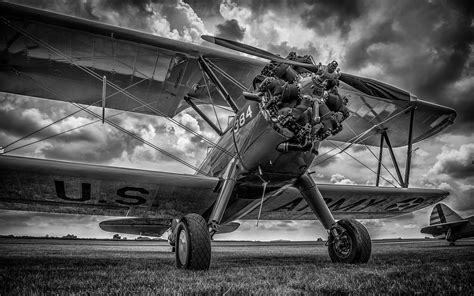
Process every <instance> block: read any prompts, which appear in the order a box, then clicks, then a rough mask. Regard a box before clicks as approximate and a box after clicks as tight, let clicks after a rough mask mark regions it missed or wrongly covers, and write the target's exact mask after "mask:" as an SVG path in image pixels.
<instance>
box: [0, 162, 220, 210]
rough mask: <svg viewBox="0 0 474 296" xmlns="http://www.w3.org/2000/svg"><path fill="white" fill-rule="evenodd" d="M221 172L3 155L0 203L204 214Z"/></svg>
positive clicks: (22, 206)
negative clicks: (180, 171)
mask: <svg viewBox="0 0 474 296" xmlns="http://www.w3.org/2000/svg"><path fill="white" fill-rule="evenodd" d="M218 181H219V180H218V179H217V178H212V177H204V176H196V175H183V174H172V173H163V172H154V171H145V170H134V169H127V168H117V167H106V166H98V165H89V164H82V163H70V162H63V161H52V160H41V159H33V158H24V157H13V156H0V208H1V209H9V210H24V211H39V212H56V213H71V214H86V215H108V216H133V217H137V216H138V217H149V218H169V219H171V218H175V217H179V216H183V215H185V214H188V213H198V214H203V213H204V212H205V211H206V210H207V209H209V208H210V207H211V206H212V204H213V203H214V201H215V199H216V197H217V193H216V192H215V189H216V187H217V184H218Z"/></svg>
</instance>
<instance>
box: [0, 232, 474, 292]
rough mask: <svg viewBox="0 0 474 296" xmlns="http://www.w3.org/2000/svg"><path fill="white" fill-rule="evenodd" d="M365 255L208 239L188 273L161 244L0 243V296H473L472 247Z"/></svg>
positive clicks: (396, 245) (320, 246) (380, 244)
mask: <svg viewBox="0 0 474 296" xmlns="http://www.w3.org/2000/svg"><path fill="white" fill-rule="evenodd" d="M372 248H373V250H372V257H371V260H370V261H369V263H367V264H361V265H349V264H334V263H331V261H330V259H329V256H328V254H327V247H326V246H324V243H241V242H238V243H233V242H213V254H212V263H211V268H210V270H209V271H207V272H193V271H183V270H177V269H176V268H175V267H174V254H173V253H170V248H169V246H168V245H167V243H165V242H155V241H100V240H41V239H0V295H51V294H55V295H56V294H57V295H67V294H81V295H83V294H92V295H97V294H107V295H110V294H114V295H115V294H120V295H124V294H125V295H137V294H142V295H143V294H146V295H150V294H157V295H177V294H178V295H181V294H185V295H189V294H193V295H199V294H204V295H223V294H226V295H242V294H245V295H248V294H264V295H275V294H279V295H315V294H316V295H317V294H322V295H328V294H338V295H340V294H364V295H366V294H430V295H432V294H454V295H473V294H474V240H464V241H463V240H461V241H458V242H457V243H456V246H455V247H449V246H448V245H447V242H445V241H439V240H418V241H405V240H394V241H374V242H373V245H372Z"/></svg>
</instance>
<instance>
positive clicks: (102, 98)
mask: <svg viewBox="0 0 474 296" xmlns="http://www.w3.org/2000/svg"><path fill="white" fill-rule="evenodd" d="M0 32H1V36H2V38H0V49H1V56H0V65H1V67H0V91H1V92H5V93H13V94H21V95H25V96H31V97H37V98H43V99H49V100H58V101H65V102H69V103H71V104H73V105H74V106H75V107H77V108H78V110H80V111H83V112H87V113H88V114H90V115H92V116H94V117H95V118H97V119H96V120H97V121H102V122H103V123H104V122H106V123H108V124H110V125H112V126H114V127H115V128H117V129H119V130H121V131H123V132H125V133H126V134H127V135H130V136H132V137H133V138H135V139H137V140H140V141H142V142H143V143H144V144H146V145H149V146H151V147H153V148H154V149H156V150H158V151H160V152H161V153H164V154H165V155H167V156H169V157H171V158H173V159H175V160H177V161H180V162H181V163H183V164H185V165H187V166H189V167H190V168H193V169H194V170H195V171H196V174H195V175H186V174H172V173H164V172H158V171H146V170H137V169H127V168H119V167H108V166H98V165H91V164H84V163H72V162H62V161H54V160H48V159H46V160H43V159H33V158H25V157H15V156H6V155H5V154H8V153H9V151H10V150H11V149H12V148H11V147H12V146H10V145H11V143H10V144H9V145H6V146H5V145H4V147H3V151H4V152H3V155H2V156H0V208H2V209H10V210H23V211H43V212H57V213H73V214H88V215H110V216H122V217H130V218H125V219H117V220H111V221H104V222H102V223H101V224H100V226H101V228H102V229H104V230H107V231H113V232H121V233H130V234H140V235H154V236H161V235H162V234H163V233H165V232H166V231H167V230H169V231H170V233H171V234H170V236H169V238H168V239H169V242H170V244H171V245H172V246H175V250H176V265H177V267H178V268H183V269H200V270H205V269H208V268H209V265H210V261H211V243H210V241H211V237H212V236H213V235H214V234H216V233H226V232H232V231H234V230H236V229H237V228H238V227H239V224H238V223H235V222H233V221H235V220H259V219H262V220H314V219H318V220H319V221H320V222H321V223H322V225H323V226H324V227H325V229H326V230H327V232H328V236H329V239H328V251H329V255H330V257H331V260H332V261H334V262H347V263H364V262H367V261H368V260H369V258H370V254H371V240H370V236H369V234H368V232H367V230H366V228H365V227H364V226H363V225H362V224H361V223H359V222H358V221H356V220H354V219H355V218H357V219H366V218H370V219H374V218H387V217H394V216H398V215H402V214H406V213H410V212H413V211H416V210H418V209H421V208H424V207H426V206H429V205H432V204H434V203H436V202H438V201H440V200H442V199H443V198H445V197H446V196H448V195H449V192H448V191H445V190H437V189H417V188H408V185H409V176H410V166H411V155H412V144H413V143H415V142H418V141H421V140H423V139H426V138H428V137H430V136H433V135H434V134H436V133H439V132H440V131H441V130H443V129H444V128H446V127H447V126H449V125H450V124H452V123H453V122H454V119H455V117H456V112H455V111H454V110H453V109H451V108H448V107H445V106H440V105H436V104H433V103H430V102H426V101H423V100H420V99H418V98H417V97H416V96H414V95H412V94H410V93H409V92H407V91H404V90H402V89H399V88H396V87H394V86H391V85H388V84H385V83H382V82H380V81H376V80H373V79H369V78H363V77H359V76H355V75H351V74H347V73H341V72H340V71H339V70H338V68H337V67H338V65H337V63H335V62H331V63H329V64H327V65H322V64H316V63H315V62H314V61H313V60H312V57H310V56H304V57H300V56H297V55H296V54H290V55H289V56H288V57H287V58H282V57H280V56H277V55H274V54H272V53H268V52H266V51H263V50H260V49H257V48H254V47H251V46H248V45H245V44H241V43H237V42H233V41H229V40H225V39H221V38H217V37H211V36H203V39H205V40H207V41H209V42H212V43H215V44H217V45H221V46H224V47H227V48H230V49H233V50H237V51H240V52H243V53H246V54H251V55H254V56H258V57H261V58H264V59H267V60H269V61H271V62H270V63H265V62H263V61H262V60H259V59H255V58H249V57H246V56H242V55H237V54H232V53H228V52H224V51H220V50H216V49H213V48H208V47H205V46H199V45H195V44H188V43H184V42H179V41H175V40H170V39H166V38H161V37H158V36H154V35H150V34H146V33H143V32H138V31H134V30H129V29H124V28H118V27H114V26H110V25H106V24H102V23H97V22H93V21H89V20H84V19H79V18H74V17H70V16H66V15H61V14H57V13H52V12H48V11H43V10H38V9H33V8H29V7H24V6H21V5H15V4H10V3H0ZM199 105H210V106H213V107H218V108H225V109H227V110H228V111H230V112H231V113H232V114H233V116H232V120H231V121H230V124H229V126H228V127H227V128H225V129H223V128H221V127H220V125H219V122H218V121H217V124H216V122H215V120H213V119H212V118H210V117H209V116H208V115H206V113H205V112H203V110H202V109H200V108H199ZM89 106H98V107H102V113H101V114H100V112H95V111H93V110H91V109H90V108H89ZM106 108H110V109H116V110H122V111H124V112H135V113H142V114H151V115H156V116H162V117H164V118H166V119H168V120H170V121H172V122H173V124H176V125H178V126H179V127H181V128H183V129H184V130H186V131H188V132H190V133H192V134H193V136H194V137H196V138H197V139H199V140H200V141H202V142H206V143H208V144H209V145H211V146H212V148H213V149H212V150H211V151H210V152H209V153H208V155H207V157H206V158H205V160H204V162H203V163H202V165H201V166H199V167H194V166H193V165H191V164H189V163H187V162H186V161H184V160H182V159H180V158H179V157H177V156H176V155H174V154H173V153H170V152H168V151H165V150H163V149H161V148H160V147H158V146H157V144H155V143H150V142H148V141H146V140H144V139H142V138H141V137H139V136H138V135H136V134H134V133H132V132H130V131H128V130H125V129H124V128H122V127H121V126H118V125H117V124H116V123H115V122H114V121H113V120H111V117H113V116H114V115H109V116H105V109H106ZM187 108H192V109H194V111H195V112H196V113H197V114H199V116H201V117H202V119H203V120H204V121H205V122H207V123H208V124H209V125H210V126H211V127H212V128H213V129H214V130H215V131H216V133H217V134H219V135H220V136H221V137H220V138H219V140H218V141H217V143H214V142H212V141H209V140H208V139H207V138H205V137H204V136H202V135H200V134H198V133H196V132H195V131H194V130H192V129H190V128H189V127H187V126H185V125H183V124H181V123H180V122H178V121H176V120H174V119H173V117H174V116H175V115H176V114H178V113H179V112H181V111H183V110H185V109H187ZM216 117H217V116H216ZM329 140H331V142H327V143H331V144H333V145H334V146H335V147H336V148H334V149H340V150H341V151H340V152H339V151H338V150H336V151H337V152H338V153H342V152H344V153H348V151H347V149H348V148H349V147H350V146H351V145H353V144H361V145H364V146H366V147H367V146H376V147H378V148H379V152H378V157H377V156H375V153H374V156H375V158H376V159H377V161H378V167H377V169H376V172H375V170H372V171H373V172H374V173H375V174H376V175H377V177H376V186H344V185H335V184H321V185H317V184H316V183H315V181H314V179H313V178H312V177H311V173H313V172H311V171H310V168H316V169H318V170H321V171H323V170H324V168H323V167H322V166H318V165H319V164H320V163H321V162H323V161H325V160H326V159H328V157H329V158H330V157H332V156H335V155H336V154H333V155H327V154H328V153H329V152H328V153H324V154H319V150H318V147H319V143H320V142H321V141H329ZM332 141H339V142H342V146H339V145H337V144H334V143H333V142H332ZM9 146H10V147H9ZM401 146H407V154H406V164H405V174H404V175H405V176H404V177H403V176H402V172H401V170H400V168H399V165H398V162H397V160H396V157H395V154H394V152H393V149H392V148H393V147H401ZM384 148H387V149H388V151H389V153H390V158H391V160H392V163H393V167H394V168H395V171H396V176H397V177H395V176H394V177H393V178H394V179H396V181H394V182H398V183H399V185H400V187H397V186H396V185H394V188H391V187H379V181H380V178H383V177H382V176H381V168H382V167H384V168H385V165H384V164H383V163H382V152H383V150H384ZM334 149H333V150H334ZM318 154H319V155H318ZM313 161H316V163H313ZM385 169H386V168H385ZM387 171H388V170H387ZM388 182H391V181H390V180H388ZM333 214H334V215H333ZM335 219H341V220H339V221H336V220H335Z"/></svg>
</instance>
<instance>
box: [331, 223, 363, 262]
mask: <svg viewBox="0 0 474 296" xmlns="http://www.w3.org/2000/svg"><path fill="white" fill-rule="evenodd" d="M337 224H338V226H339V227H338V228H340V230H339V232H340V234H339V237H337V238H334V237H333V236H332V234H331V235H330V237H329V241H330V244H329V245H328V249H329V257H331V260H332V262H342V263H366V262H367V261H369V258H370V253H371V252H372V242H371V241H370V236H369V233H368V232H367V229H366V228H365V227H364V225H362V224H361V223H360V222H358V221H356V220H354V219H342V220H339V221H338V222H337ZM342 229H343V231H342V233H341V230H342Z"/></svg>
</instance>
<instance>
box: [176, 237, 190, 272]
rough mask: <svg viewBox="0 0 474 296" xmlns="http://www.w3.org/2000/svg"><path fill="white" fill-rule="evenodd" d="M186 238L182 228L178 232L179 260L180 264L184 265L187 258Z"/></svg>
mask: <svg viewBox="0 0 474 296" xmlns="http://www.w3.org/2000/svg"><path fill="white" fill-rule="evenodd" d="M188 247H189V246H188V239H187V237H186V232H185V231H184V230H182V231H180V232H179V245H178V252H179V261H180V263H181V264H182V265H186V261H187V259H188Z"/></svg>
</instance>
